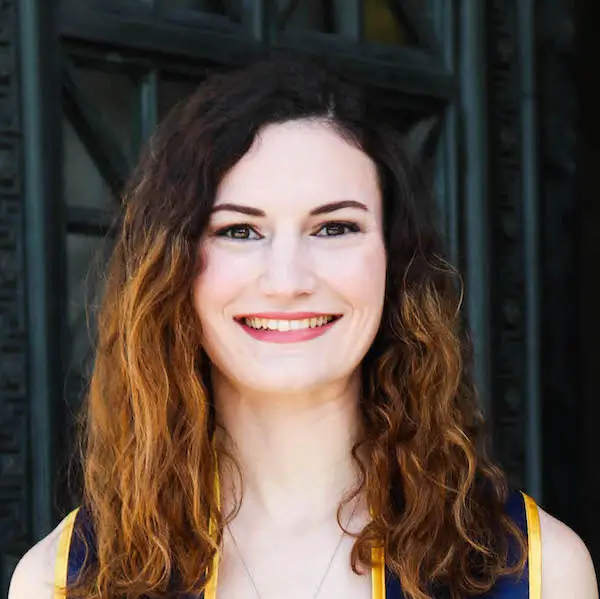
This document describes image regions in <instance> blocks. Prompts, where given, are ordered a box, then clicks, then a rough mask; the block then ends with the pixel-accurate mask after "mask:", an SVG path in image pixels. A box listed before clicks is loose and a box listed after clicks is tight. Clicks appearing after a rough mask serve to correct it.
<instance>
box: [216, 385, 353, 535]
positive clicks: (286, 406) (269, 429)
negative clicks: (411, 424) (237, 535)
mask: <svg viewBox="0 0 600 599" xmlns="http://www.w3.org/2000/svg"><path fill="white" fill-rule="evenodd" d="M213 385H214V392H215V404H216V409H217V415H218V421H219V424H220V425H222V427H223V429H224V431H226V436H225V437H224V439H223V442H224V443H225V445H226V447H227V449H228V450H229V451H230V452H231V453H232V455H233V456H234V458H235V460H236V462H237V464H238V465H239V467H240V469H241V473H242V476H243V483H244V489H243V491H244V498H243V504H244V508H243V509H244V511H246V512H247V511H250V512H251V513H252V514H253V517H256V518H266V519H268V520H269V521H271V522H280V523H282V524H283V523H284V522H285V523H287V524H292V523H293V522H295V521H297V522H304V523H306V521H307V518H308V517H310V518H311V519H319V518H330V517H331V515H332V513H335V510H336V509H337V506H338V505H339V503H340V501H341V499H342V498H343V496H344V494H345V493H347V492H348V491H350V490H351V489H352V488H353V487H354V486H355V485H356V482H357V468H356V465H355V463H354V461H353V459H352V456H351V449H352V447H353V445H354V443H355V441H356V439H357V435H358V433H359V428H360V425H359V423H360V418H359V396H360V381H359V378H358V376H356V377H353V379H352V380H351V381H348V382H346V383H344V384H339V385H337V386H335V387H332V388H328V389H327V390H322V391H317V392H313V393H310V394H300V393H294V394H289V395H285V396H282V395H278V396H277V397H272V396H269V395H268V394H265V393H260V394H255V393H253V392H251V391H247V390H245V391H242V390H239V389H234V388H232V387H231V386H230V385H229V384H228V383H227V382H226V381H224V380H219V377H218V376H215V377H214V378H213ZM235 478H236V477H235V476H234V474H233V471H232V470H231V469H229V468H227V469H224V468H223V467H221V479H222V494H223V504H224V507H225V508H226V509H228V507H230V506H231V504H232V502H233V500H234V498H233V494H234V491H233V489H234V487H236V488H238V489H239V483H238V484H237V485H235ZM236 496H237V498H238V499H239V492H238V493H237V494H236Z"/></svg>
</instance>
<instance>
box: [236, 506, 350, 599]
mask: <svg viewBox="0 0 600 599" xmlns="http://www.w3.org/2000/svg"><path fill="white" fill-rule="evenodd" d="M357 507H358V497H357V499H356V501H355V502H354V508H353V509H352V513H351V514H350V517H349V518H348V522H347V523H346V529H347V528H348V527H349V526H350V523H351V522H352V519H353V518H354V514H355V513H356V508H357ZM225 526H226V527H227V532H228V533H229V536H230V537H231V540H232V541H233V546H234V547H235V550H236V553H237V554H238V557H239V558H240V562H241V563H242V566H244V570H245V571H246V576H247V577H248V580H249V581H250V583H251V584H252V587H253V588H254V592H255V593H256V596H257V597H258V599H262V595H261V594H260V591H259V590H258V587H257V586H256V582H255V581H254V577H253V576H252V573H251V572H250V568H249V567H248V564H247V563H246V560H245V559H244V556H243V554H242V551H241V549H240V546H239V545H238V543H237V541H236V540H235V537H234V536H233V533H232V532H231V528H230V527H229V523H227V524H226V525H225ZM345 536H346V533H345V531H343V530H342V534H341V535H340V538H339V541H338V542H337V545H336V546H335V550H334V551H333V554H332V555H331V558H330V559H329V563H328V564H327V568H326V570H325V574H323V576H322V577H321V580H320V581H319V584H318V585H317V589H316V590H315V592H314V594H313V596H312V599H317V597H318V596H319V593H320V592H321V589H322V588H323V584H324V583H325V580H326V578H327V575H328V574H329V571H330V570H331V566H332V565H333V560H334V559H335V556H336V555H337V554H338V551H339V550H340V547H341V546H342V541H343V540H344V537H345Z"/></svg>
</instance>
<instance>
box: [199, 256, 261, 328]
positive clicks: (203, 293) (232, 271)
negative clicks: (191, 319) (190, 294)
mask: <svg viewBox="0 0 600 599" xmlns="http://www.w3.org/2000/svg"><path fill="white" fill-rule="evenodd" d="M249 274H250V272H249V269H248V264H247V261H246V260H243V259H240V260H232V259H231V256H230V255H228V254H226V253H225V252H222V251H219V248H210V249H206V250H203V251H202V270H201V272H200V273H199V274H198V276H197V277H196V281H195V283H194V299H195V304H196V310H197V312H198V314H199V315H200V318H202V315H203V313H204V314H206V313H207V312H208V311H211V312H212V311H214V310H218V309H219V308H222V307H224V306H226V305H227V304H228V303H229V302H231V301H232V300H233V299H235V298H236V297H237V296H238V295H239V294H240V291H241V289H243V287H244V286H245V285H246V283H247V280H248V276H249Z"/></svg>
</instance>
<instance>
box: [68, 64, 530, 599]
mask: <svg viewBox="0 0 600 599" xmlns="http://www.w3.org/2000/svg"><path fill="white" fill-rule="evenodd" d="M377 115H378V111H377V107H376V106H374V105H372V104H371V102H370V99H369V97H368V94H367V93H365V92H363V91H361V90H360V89H359V88H358V87H357V86H354V85H351V84H349V83H346V82H343V81H341V80H339V79H338V78H336V77H334V76H333V75H332V74H330V73H328V72H327V71H325V70H323V69H321V68H320V67H318V66H316V65H314V64H312V63H307V62H300V61H289V60H270V61H265V62H261V63H258V64H255V65H254V66H252V67H249V68H247V69H244V70H240V71H236V72H232V73H227V74H219V75H213V76H212V77H210V78H209V79H208V80H207V81H205V82H204V83H203V84H202V85H201V86H200V87H199V88H198V90H197V91H196V92H195V93H194V94H193V96H191V98H189V100H187V101H185V102H184V103H181V104H180V105H178V106H177V107H175V108H174V109H173V110H172V112H171V113H170V114H169V115H168V117H167V118H166V119H165V121H164V122H163V123H162V124H161V125H160V126H159V127H158V129H157V131H156V134H155V135H154V136H153V137H152V139H151V140H150V142H149V144H148V146H147V148H146V151H145V153H144V155H143V156H142V158H141V160H140V162H139V165H138V167H137V168H136V170H135V172H134V174H133V175H132V178H131V180H130V182H129V184H128V185H127V187H126V189H125V191H124V194H123V215H122V218H121V220H120V222H119V225H118V230H117V232H116V245H115V248H114V252H113V254H112V257H111V260H110V262H109V264H108V268H107V272H106V279H105V288H104V293H103V298H102V302H101V306H100V310H99V313H98V321H97V322H98V340H97V348H96V356H95V363H94V368H93V373H92V376H91V381H90V385H89V389H88V393H87V397H86V401H85V404H84V410H83V421H84V424H85V427H84V431H83V434H82V438H81V447H82V458H83V483H84V484H83V502H82V505H83V507H84V509H86V510H87V511H88V512H89V514H90V517H91V522H92V524H93V530H94V538H95V546H94V551H93V552H91V553H90V555H92V553H93V555H94V558H93V559H91V558H90V559H88V560H87V564H86V567H85V568H84V570H83V572H82V575H81V577H80V580H79V581H78V583H77V584H76V585H74V586H73V588H70V589H69V595H70V596H73V597H75V596H85V597H88V598H100V597H102V598H103V599H116V598H117V597H127V598H128V599H138V598H140V599H141V598H142V597H143V596H151V597H167V596H168V597H172V596H177V594H178V593H191V592H196V593H197V592H200V591H201V590H202V589H203V588H204V585H205V584H206V581H207V579H208V577H209V576H210V574H211V569H212V561H213V557H214V555H215V552H216V551H217V549H218V546H219V543H220V540H221V537H222V531H223V527H224V525H225V522H226V520H227V518H228V517H229V515H228V514H224V513H222V512H221V511H220V508H219V503H218V499H217V495H216V485H215V469H216V465H215V460H214V453H213V452H214V447H213V444H212V440H213V432H214V428H215V413H214V405H213V401H212V396H211V393H212V390H211V385H210V379H209V377H208V374H209V370H208V359H207V357H206V354H205V353H204V351H203V349H202V341H201V335H200V326H199V319H198V316H197V314H196V311H195V309H194V306H193V301H192V284H193V281H194V279H195V277H196V276H202V275H201V269H202V265H201V264H199V257H198V243H199V240H200V238H201V237H202V234H203V232H204V230H205V228H206V226H207V223H208V220H209V215H210V212H211V208H212V205H213V202H214V199H215V195H216V191H217V188H218V186H219V184H220V182H221V181H222V179H223V177H224V176H225V175H226V174H227V173H228V172H229V171H230V169H232V168H233V167H234V166H235V164H236V163H237V162H238V161H239V160H240V158H241V157H242V156H244V155H245V154H246V152H247V151H248V150H249V148H250V147H251V146H252V144H253V142H254V141H255V139H256V138H257V136H259V135H260V132H261V130H262V129H263V128H264V127H265V126H267V125H269V124H274V123H283V122H286V121H290V120H298V119H312V120H318V121H320V122H323V123H324V124H326V125H328V126H331V127H332V128H333V129H334V130H335V131H336V132H337V133H339V134H340V135H341V136H343V138H344V139H345V140H346V141H347V142H348V143H351V144H353V145H354V146H356V147H357V148H360V149H361V150H362V151H364V152H365V153H366V154H367V155H369V156H370V157H371V159H372V160H373V161H374V162H375V164H376V166H377V169H378V175H379V180H380V186H381V192H382V198H383V212H384V236H385V243H386V252H387V282H386V291H385V303H384V312H383V317H382V321H381V325H380V328H379V331H378V333H377V336H376V339H375V341H374V343H373V345H372V347H371V348H370V349H369V351H368V353H367V355H366V356H365V358H364V360H363V364H362V377H363V394H362V397H361V403H360V405H361V417H362V419H363V423H362V424H363V426H362V427H361V428H362V431H363V435H364V436H363V437H362V438H361V439H359V440H358V441H357V444H356V446H355V447H354V450H353V457H354V459H355V460H356V462H357V465H358V469H359V471H360V473H361V477H360V484H359V486H358V488H357V489H356V493H365V496H366V498H367V500H368V503H369V505H370V507H371V510H372V513H373V518H372V521H371V522H369V523H368V524H367V525H366V526H365V528H364V530H362V532H361V533H360V534H358V535H356V538H355V542H354V547H353V550H352V567H353V568H354V569H355V571H356V572H359V571H364V570H365V568H366V569H368V568H369V567H370V565H371V562H370V555H371V548H372V547H373V546H378V545H382V544H383V547H384V550H385V559H386V565H387V567H388V568H389V569H390V570H391V571H393V572H394V573H395V574H396V575H397V576H398V577H399V579H400V581H401V584H402V587H403V590H404V592H405V594H406V595H407V597H410V598H411V599H428V598H430V597H431V596H432V594H433V593H434V592H435V589H438V588H444V589H446V590H447V592H448V593H449V595H450V596H451V597H453V598H456V597H459V596H463V595H474V594H479V593H483V592H485V591H487V590H489V589H490V588H491V587H492V586H493V584H494V583H495V581H496V580H497V579H498V578H499V577H501V576H504V575H508V574H511V573H515V572H518V571H521V570H522V569H523V567H524V563H525V559H526V551H525V549H526V547H525V545H526V541H525V539H524V536H523V534H522V533H521V532H520V530H519V529H518V527H517V526H516V525H515V524H514V523H513V522H512V521H511V520H510V519H509V518H508V516H507V515H505V512H504V505H505V502H506V500H507V495H508V491H507V487H506V482H505V478H504V476H503V474H502V472H501V471H500V470H499V469H498V468H497V467H495V466H494V465H493V464H492V463H491V461H490V460H489V458H488V457H487V456H486V452H485V444H484V433H483V430H484V429H483V421H482V417H481V413H480V410H479V408H478V405H477V399H476V392H475V389H474V385H473V382H472V380H471V376H470V365H471V351H470V344H469V340H468V333H467V328H466V326H465V323H464V319H463V318H462V317H461V311H460V303H461V285H460V278H459V277H458V275H457V273H456V271H455V270H454V269H453V268H452V267H451V266H450V265H449V264H448V262H447V260H446V259H445V257H444V255H445V254H444V249H443V244H442V242H441V239H440V235H439V233H438V230H437V229H436V226H435V224H434V216H433V207H432V204H433V203H432V199H431V197H430V196H431V194H430V193H429V192H428V187H427V184H426V183H427V182H426V181H424V180H423V178H421V177H420V176H419V175H418V173H417V171H416V169H415V168H414V166H413V165H412V161H411V160H410V157H409V153H408V152H407V149H406V144H405V140H404V138H403V136H402V134H401V133H399V132H397V131H394V130H393V129H392V128H391V127H390V126H389V125H388V124H387V123H385V122H380V121H379V119H378V116H377ZM218 452H219V448H218V447H217V453H218ZM355 495H356V494H355ZM350 500H351V498H349V499H346V500H345V501H344V503H345V502H346V501H350ZM340 507H341V506H340ZM338 516H339V511H338ZM338 520H339V517H338ZM211 522H213V523H215V526H214V530H213V531H211V530H209V525H210V523H211ZM509 547H517V548H518V549H519V551H517V553H516V555H517V559H509V557H508V555H509ZM511 551H512V550H511Z"/></svg>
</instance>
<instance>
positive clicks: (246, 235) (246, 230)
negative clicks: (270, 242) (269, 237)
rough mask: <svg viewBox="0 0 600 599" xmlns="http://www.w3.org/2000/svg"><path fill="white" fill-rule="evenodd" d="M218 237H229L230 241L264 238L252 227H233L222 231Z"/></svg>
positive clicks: (218, 232) (218, 233)
mask: <svg viewBox="0 0 600 599" xmlns="http://www.w3.org/2000/svg"><path fill="white" fill-rule="evenodd" d="M216 235H217V237H228V238H229V239H236V240H246V239H262V237H261V236H260V235H259V234H258V233H257V232H256V231H255V230H254V228H253V227H251V226H250V225H232V226H231V227H225V228H223V229H220V230H219V231H217V233H216Z"/></svg>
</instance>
